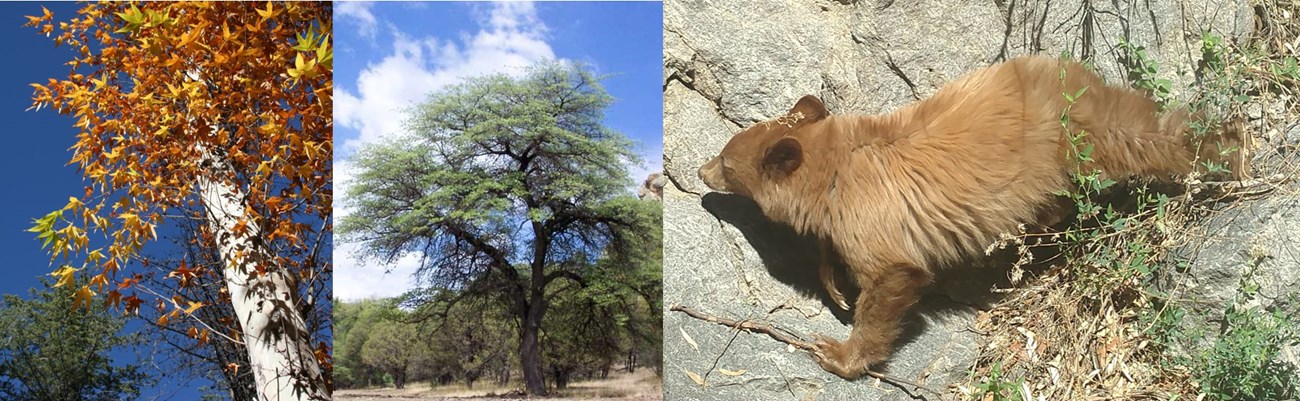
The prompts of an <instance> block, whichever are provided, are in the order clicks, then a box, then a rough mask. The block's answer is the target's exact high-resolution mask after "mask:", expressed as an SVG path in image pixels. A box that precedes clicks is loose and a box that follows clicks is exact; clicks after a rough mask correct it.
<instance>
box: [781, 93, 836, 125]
mask: <svg viewBox="0 0 1300 401" xmlns="http://www.w3.org/2000/svg"><path fill="white" fill-rule="evenodd" d="M798 114H803V119H801V120H800V121H799V122H800V123H813V122H817V121H821V119H823V118H826V116H829V115H830V114H831V113H830V112H828V111H826V105H825V104H823V103H822V100H821V99H818V98H817V96H813V95H804V97H802V98H799V102H797V103H795V104H794V107H792V108H790V115H798Z"/></svg>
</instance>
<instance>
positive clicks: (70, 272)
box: [50, 265, 79, 288]
mask: <svg viewBox="0 0 1300 401" xmlns="http://www.w3.org/2000/svg"><path fill="white" fill-rule="evenodd" d="M77 270H79V269H73V268H72V266H68V265H63V267H60V268H59V270H55V271H54V273H50V275H51V276H54V277H58V278H59V281H58V282H57V283H55V284H54V287H55V288H58V287H62V286H64V285H68V284H72V283H73V282H74V281H75V280H76V277H77Z"/></svg>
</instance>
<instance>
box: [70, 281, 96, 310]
mask: <svg viewBox="0 0 1300 401" xmlns="http://www.w3.org/2000/svg"><path fill="white" fill-rule="evenodd" d="M94 297H95V292H94V291H91V290H90V286H82V287H81V289H80V290H77V293H76V294H74V295H73V296H72V309H78V308H81V307H82V306H83V305H84V306H86V308H90V300H91V299H92V298H94Z"/></svg>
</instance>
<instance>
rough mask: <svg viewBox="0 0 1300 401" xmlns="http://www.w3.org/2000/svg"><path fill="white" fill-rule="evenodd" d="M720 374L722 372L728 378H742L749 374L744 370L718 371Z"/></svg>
mask: <svg viewBox="0 0 1300 401" xmlns="http://www.w3.org/2000/svg"><path fill="white" fill-rule="evenodd" d="M718 372H722V374H724V375H727V376H740V375H743V374H745V372H748V370H744V369H741V370H726V369H718Z"/></svg>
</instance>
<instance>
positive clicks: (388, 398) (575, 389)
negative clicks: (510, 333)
mask: <svg viewBox="0 0 1300 401" xmlns="http://www.w3.org/2000/svg"><path fill="white" fill-rule="evenodd" d="M514 385H515V384H512V385H511V386H507V387H498V386H496V385H495V384H494V383H487V382H484V383H476V384H475V386H474V389H473V390H470V389H467V388H465V384H464V383H460V384H452V385H448V386H439V387H437V388H430V387H429V383H411V384H408V385H407V386H406V388H404V389H401V390H398V389H394V388H378V389H362V390H339V391H335V392H334V399H336V400H344V401H381V400H383V401H443V400H456V401H514V400H519V399H520V398H502V397H490V398H489V397H485V396H486V395H487V394H488V393H493V394H503V393H510V392H512V391H514V390H517V387H514ZM545 399H546V400H557V401H559V400H583V401H591V400H626V401H652V400H662V399H663V381H662V379H661V378H659V377H658V376H655V374H654V372H653V371H651V370H649V369H641V370H638V371H637V373H633V374H630V375H629V374H616V373H611V374H610V377H609V379H605V380H591V381H579V382H574V383H571V384H569V388H567V389H564V390H558V391H552V397H547V398H545Z"/></svg>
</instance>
